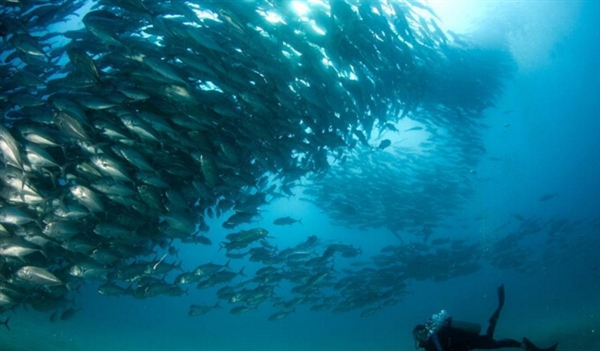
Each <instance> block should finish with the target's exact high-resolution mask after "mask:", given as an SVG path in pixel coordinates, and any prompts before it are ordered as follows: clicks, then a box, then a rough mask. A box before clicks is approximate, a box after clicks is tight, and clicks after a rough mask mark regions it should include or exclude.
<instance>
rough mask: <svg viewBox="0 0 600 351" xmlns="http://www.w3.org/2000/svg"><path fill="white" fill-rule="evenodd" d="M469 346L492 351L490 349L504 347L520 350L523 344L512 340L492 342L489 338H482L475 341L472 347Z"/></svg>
mask: <svg viewBox="0 0 600 351" xmlns="http://www.w3.org/2000/svg"><path fill="white" fill-rule="evenodd" d="M470 346H471V347H473V348H475V349H482V350H492V349H503V348H505V347H514V348H521V347H522V346H523V344H522V343H521V342H520V341H517V340H514V339H501V340H494V339H490V338H487V337H483V336H482V338H481V339H479V340H477V341H476V342H474V343H473V345H470Z"/></svg>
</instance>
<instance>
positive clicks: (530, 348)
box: [523, 338, 558, 351]
mask: <svg viewBox="0 0 600 351" xmlns="http://www.w3.org/2000/svg"><path fill="white" fill-rule="evenodd" d="M523 345H525V350H526V351H556V348H557V347H558V343H556V344H554V345H552V346H550V347H549V348H547V349H542V348H539V347H537V346H535V345H534V344H533V343H532V342H531V341H529V339H527V338H523Z"/></svg>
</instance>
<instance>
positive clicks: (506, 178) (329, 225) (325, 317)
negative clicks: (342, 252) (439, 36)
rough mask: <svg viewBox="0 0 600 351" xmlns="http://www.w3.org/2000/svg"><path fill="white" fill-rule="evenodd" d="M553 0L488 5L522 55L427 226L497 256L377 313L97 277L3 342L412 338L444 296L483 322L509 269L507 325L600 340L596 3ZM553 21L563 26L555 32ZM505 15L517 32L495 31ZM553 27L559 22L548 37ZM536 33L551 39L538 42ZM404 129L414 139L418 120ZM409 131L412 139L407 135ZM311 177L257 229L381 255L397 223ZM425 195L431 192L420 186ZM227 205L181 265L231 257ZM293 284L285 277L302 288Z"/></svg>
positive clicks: (599, 36)
mask: <svg viewBox="0 0 600 351" xmlns="http://www.w3.org/2000/svg"><path fill="white" fill-rule="evenodd" d="M549 3H551V4H552V6H550V7H548V6H545V5H544V3H543V2H540V3H537V2H534V3H527V6H528V7H527V9H528V11H530V12H531V13H534V14H535V15H531V17H528V16H526V15H524V14H523V13H519V14H516V13H513V12H511V11H517V9H518V10H522V9H523V8H519V7H510V6H509V7H508V9H509V10H506V11H505V10H503V9H502V8H501V7H502V5H503V3H498V5H497V6H498V12H497V13H498V17H495V18H494V19H493V20H490V21H489V25H490V26H492V25H498V26H499V27H494V28H493V29H489V28H487V27H486V26H485V23H486V21H485V20H484V21H482V22H481V23H479V24H478V25H477V31H476V33H474V39H475V40H481V41H482V42H483V43H485V45H500V46H502V47H501V48H502V49H507V50H512V51H511V53H512V54H513V55H514V56H515V60H516V62H517V66H518V67H517V68H516V73H515V74H514V75H513V76H512V78H510V80H508V81H507V82H506V83H505V88H504V91H503V92H502V94H501V95H500V96H498V97H497V101H496V107H495V108H493V109H489V110H487V111H486V112H485V117H484V118H483V119H482V120H481V122H482V124H483V125H485V127H482V128H483V143H484V145H485V149H486V153H485V155H484V156H483V157H482V159H481V161H480V162H479V163H478V164H477V165H475V166H474V168H473V169H472V172H471V175H470V177H471V181H472V182H473V184H474V187H473V192H472V193H470V194H469V195H468V200H467V201H465V202H464V203H463V204H460V206H459V207H458V208H457V210H455V211H453V212H452V213H451V214H450V215H449V216H447V217H444V218H443V221H442V223H440V224H439V225H438V226H436V228H435V231H434V233H433V234H432V235H431V237H428V239H427V240H429V241H431V240H435V239H439V238H448V237H451V238H457V239H464V240H466V241H467V242H469V243H477V244H478V246H477V248H476V249H477V250H480V251H481V252H479V254H480V255H481V256H482V257H485V258H486V259H485V260H484V261H485V263H484V264H483V265H482V266H481V267H480V268H479V269H478V270H476V271H475V272H473V273H470V274H466V275H458V276H453V277H450V278H449V279H440V280H439V281H438V280H435V279H430V278H427V279H423V280H418V279H411V280H410V281H409V284H408V286H407V287H406V294H404V295H402V298H401V301H400V302H399V303H398V304H396V305H393V306H389V307H386V308H382V309H380V310H377V311H375V313H373V314H372V315H370V316H366V317H361V316H360V314H361V312H362V311H363V310H362V309H357V310H352V311H350V312H344V313H332V311H329V310H325V311H310V310H309V308H310V306H309V305H303V304H300V305H297V306H295V308H294V310H295V311H294V312H292V313H291V314H290V315H289V316H287V317H286V318H283V319H281V320H277V321H269V320H268V318H269V316H271V315H272V314H273V313H275V312H278V311H280V309H278V308H275V307H272V306H271V305H270V304H268V303H265V304H261V305H260V306H258V307H257V308H256V309H253V310H250V311H248V312H247V313H244V314H232V313H230V309H231V308H232V307H234V305H231V304H229V303H227V302H226V301H221V302H220V306H221V307H222V309H215V310H212V311H210V312H209V313H208V314H206V315H202V316H194V317H192V316H188V310H189V307H190V305H191V304H211V305H212V304H215V303H217V301H218V299H217V296H216V294H215V291H216V290H217V289H216V288H215V289H207V290H197V289H195V287H194V285H190V287H189V290H188V291H187V294H184V295H183V296H179V297H171V296H162V295H161V296H157V297H153V298H147V299H136V298H134V297H132V296H119V297H111V296H103V295H101V294H98V292H97V289H98V285H100V282H94V281H91V282H89V283H88V284H86V285H85V286H84V287H83V288H81V289H80V290H79V293H77V294H75V298H76V306H77V309H78V311H77V312H76V313H75V315H74V316H73V317H72V318H70V319H68V320H65V321H61V320H58V321H55V322H51V321H50V320H49V315H48V313H45V312H37V311H34V310H28V311H25V310H24V309H22V308H20V309H18V310H17V311H15V313H12V312H7V313H5V314H4V316H3V318H4V319H6V318H10V331H8V330H7V329H5V328H3V327H2V326H0V349H1V350H7V351H9V350H11V351H12V350H127V351H132V350H298V351H300V350H411V349H413V348H414V342H413V339H412V335H411V330H412V328H413V327H414V325H415V324H417V323H422V322H424V321H425V320H427V318H428V317H429V316H430V315H431V314H433V313H436V312H438V311H439V310H441V309H445V310H447V311H449V313H450V314H451V315H452V316H454V317H455V318H456V319H459V320H468V321H473V322H477V323H481V324H482V325H483V326H484V328H485V326H486V325H487V320H488V318H489V316H490V315H491V313H492V312H493V310H494V309H495V308H496V304H497V298H496V288H497V287H498V286H499V285H500V284H504V285H505V288H506V293H507V299H506V305H505V308H504V310H503V312H502V315H501V317H500V321H499V324H498V327H497V330H496V336H497V337H511V338H515V339H517V340H520V339H521V338H522V337H528V338H529V339H531V340H533V341H534V342H535V343H536V344H538V345H540V346H542V347H545V346H546V345H547V346H550V345H551V344H553V343H554V342H559V350H573V351H574V350H589V351H593V350H599V349H600V270H599V266H600V255H598V252H597V251H598V249H599V248H600V98H599V97H600V66H599V65H598V62H600V22H599V21H598V20H599V19H600V3H599V2H597V1H584V2H560V3H559V2H549ZM561 6H563V7H564V9H565V12H569V13H570V14H571V16H570V17H569V20H571V22H569V23H568V25H564V23H563V22H560V23H559V21H564V20H565V18H564V17H561V16H559V14H560V13H561V11H560V10H559V11H556V8H557V7H558V8H560V7H561ZM544 11H547V12H544ZM518 15H522V16H523V17H519V16H518ZM511 18H519V21H516V22H511V21H510V19H511ZM532 18H536V19H538V20H539V21H538V22H534V21H533V20H532ZM442 20H443V18H442ZM555 20H556V21H557V22H553V21H555ZM542 24H543V25H542ZM509 25H514V26H515V27H507V26H509ZM502 26H505V27H502ZM557 27H559V28H561V30H560V31H559V32H558V33H556V32H553V28H557ZM502 30H504V31H505V32H504V36H503V38H504V39H506V40H500V39H498V36H499V34H498V33H496V32H494V31H497V32H501V31H502ZM489 33H491V34H493V35H490V36H487V35H486V34H489ZM545 35H546V36H549V37H551V40H550V41H549V42H545V41H546V38H545ZM519 36H523V37H519ZM507 38H508V39H507ZM536 40H537V41H544V42H545V44H544V45H536ZM528 41H529V42H528ZM407 129H408V128H407ZM405 134H406V138H408V139H409V140H408V141H405V142H406V143H410V142H411V141H410V137H411V136H410V132H406V133H405ZM404 138H405V136H404V135H402V136H399V137H398V140H402V139H404ZM397 143H398V144H395V145H397V146H398V145H399V146H402V141H398V142H397ZM440 157H442V156H440ZM417 167H419V166H418V165H417ZM423 167H425V166H423ZM372 176H373V177H376V176H377V174H373V175H372ZM306 187H309V186H308V185H306ZM303 189H304V188H303V187H297V188H295V189H294V192H295V193H296V196H292V197H288V198H278V199H273V200H272V201H271V202H270V203H269V205H268V206H265V207H264V212H262V214H261V217H262V218H261V221H260V222H257V223H253V224H252V225H251V226H248V229H249V228H250V227H253V226H261V227H263V228H265V229H267V230H269V232H270V236H272V239H271V241H270V244H271V245H274V246H276V247H278V248H281V249H283V248H285V247H290V246H294V245H297V244H301V243H302V242H304V241H305V240H306V239H307V237H309V236H310V235H315V236H317V237H318V238H319V240H320V242H321V243H323V244H324V245H326V244H330V243H344V244H352V245H354V246H355V247H360V248H362V254H361V255H360V256H358V257H356V258H353V259H352V260H344V258H342V257H336V258H335V270H336V272H342V271H343V270H344V269H360V267H359V268H356V267H357V266H352V265H351V263H352V262H357V261H361V262H370V260H371V259H372V258H373V257H374V256H376V255H378V254H380V251H381V249H382V248H384V247H387V246H389V245H397V244H399V241H398V238H397V237H396V236H394V235H392V234H391V233H390V230H388V229H385V228H376V229H373V228H369V229H363V230H361V229H357V228H348V227H344V226H342V225H336V224H335V223H334V222H333V221H332V220H331V218H330V217H328V215H327V213H326V212H325V211H323V210H322V208H320V207H319V206H316V205H315V204H314V203H313V202H312V201H307V200H306V198H307V197H309V196H308V195H303V192H302V191H303ZM346 191H348V192H354V193H360V192H361V189H356V188H348V189H347V190H346ZM381 191H383V192H385V191H386V189H381ZM364 196H366V197H368V196H370V195H369V194H368V193H367V194H365V195H364ZM415 201H417V202H419V201H426V200H425V199H424V198H419V197H418V196H417V197H416V198H415ZM373 211H377V209H373ZM285 216H292V217H293V218H296V219H300V218H301V219H302V223H301V224H300V223H296V224H293V225H291V226H276V225H274V224H273V220H275V219H276V218H281V217H285ZM224 217H225V216H224ZM225 218H226V217H225ZM222 220H223V218H219V219H215V220H214V222H208V223H207V224H208V225H209V226H210V227H211V228H212V229H211V231H210V233H209V236H210V238H211V239H212V241H213V243H214V244H213V245H212V246H209V247H207V246H201V245H194V244H181V245H177V246H178V247H177V249H178V250H179V252H178V254H177V257H171V256H169V257H168V258H167V260H168V261H169V262H173V261H176V262H180V261H181V262H182V266H181V269H182V270H183V271H191V270H193V269H194V268H195V267H196V266H198V265H200V264H203V263H207V262H214V263H219V264H225V263H226V262H227V258H226V257H224V254H223V250H220V249H219V245H218V243H219V242H220V241H223V240H224V239H225V236H226V235H227V234H229V233H230V231H227V230H225V229H222V228H221V222H222ZM520 234H523V235H520ZM400 235H401V237H402V238H403V240H404V241H403V244H406V243H411V242H414V243H422V242H424V238H423V236H420V235H418V233H417V234H415V233H401V234H400ZM500 238H506V239H505V240H504V241H502V243H504V244H506V245H507V247H508V248H506V247H504V246H502V245H500V244H499V239H500ZM447 264H450V265H451V264H452V262H447ZM230 266H231V269H232V270H233V271H235V272H237V271H239V270H240V269H242V268H243V269H244V271H245V272H246V273H247V275H249V276H250V277H252V272H254V271H255V270H256V269H258V268H260V267H261V266H260V265H259V264H257V263H253V262H249V261H247V260H235V259H232V260H231V263H230ZM340 274H341V273H340ZM170 279H173V277H170ZM236 279H238V280H236V282H238V281H241V280H243V279H245V278H243V277H238V278H236ZM286 284H287V283H286V282H282V283H281V284H280V286H277V287H276V292H279V293H281V294H282V295H285V296H287V299H290V298H292V297H293V295H286V294H288V293H287V291H289V289H290V285H289V284H287V285H286ZM376 306H377V305H375V306H373V307H376Z"/></svg>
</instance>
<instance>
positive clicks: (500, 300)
mask: <svg viewBox="0 0 600 351" xmlns="http://www.w3.org/2000/svg"><path fill="white" fill-rule="evenodd" d="M502 307H504V284H502V285H500V286H499V287H498V308H496V311H494V314H492V316H491V317H490V325H489V327H488V329H487V332H486V333H485V336H486V337H487V338H489V339H493V338H494V330H495V329H496V323H498V317H500V311H502Z"/></svg>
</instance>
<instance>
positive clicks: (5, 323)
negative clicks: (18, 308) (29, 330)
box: [0, 317, 10, 331]
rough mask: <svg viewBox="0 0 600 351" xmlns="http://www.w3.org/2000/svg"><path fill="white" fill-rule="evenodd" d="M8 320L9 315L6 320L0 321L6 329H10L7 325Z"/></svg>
mask: <svg viewBox="0 0 600 351" xmlns="http://www.w3.org/2000/svg"><path fill="white" fill-rule="evenodd" d="M9 320H10V317H8V318H6V320H5V321H4V322H0V325H4V326H5V327H6V329H8V331H10V327H9V326H8V321H9Z"/></svg>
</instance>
